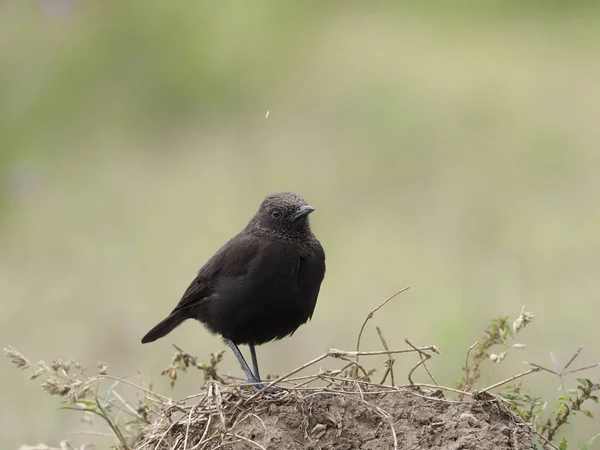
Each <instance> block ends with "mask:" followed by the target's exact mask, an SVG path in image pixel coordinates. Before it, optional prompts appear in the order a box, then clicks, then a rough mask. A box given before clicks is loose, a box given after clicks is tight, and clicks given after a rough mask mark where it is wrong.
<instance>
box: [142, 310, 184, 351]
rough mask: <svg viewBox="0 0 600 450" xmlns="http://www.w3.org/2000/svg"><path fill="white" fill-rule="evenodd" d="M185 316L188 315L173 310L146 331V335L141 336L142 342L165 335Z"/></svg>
mask: <svg viewBox="0 0 600 450" xmlns="http://www.w3.org/2000/svg"><path fill="white" fill-rule="evenodd" d="M187 318H188V317H186V316H185V315H183V314H182V312H181V311H173V312H172V313H171V314H170V315H169V317H167V318H166V319H165V320H163V321H162V322H160V323H159V324H158V325H156V326H155V327H154V328H152V329H151V330H150V331H148V333H146V336H144V337H143V338H142V344H147V343H148V342H153V341H155V340H157V339H159V338H161V337H163V336H166V335H167V334H169V333H170V332H171V331H173V330H174V329H175V327H177V326H178V325H179V324H180V323H181V322H183V321H184V320H186V319H187Z"/></svg>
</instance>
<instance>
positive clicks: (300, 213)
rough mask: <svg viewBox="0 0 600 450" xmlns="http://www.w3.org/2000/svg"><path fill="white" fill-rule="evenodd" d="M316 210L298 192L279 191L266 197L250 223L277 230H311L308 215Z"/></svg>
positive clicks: (287, 231) (295, 231)
mask: <svg viewBox="0 0 600 450" xmlns="http://www.w3.org/2000/svg"><path fill="white" fill-rule="evenodd" d="M314 210H315V209H314V208H313V207H312V206H310V205H309V204H308V203H306V200H304V198H302V197H301V196H299V195H298V194H294V193H293V192H279V193H276V194H271V195H267V197H265V199H264V200H263V202H262V204H261V205H260V208H259V209H258V212H257V213H256V215H255V216H254V217H253V218H252V220H251V221H250V224H252V225H254V226H255V227H258V228H262V229H267V230H272V231H275V232H284V233H291V234H294V233H303V232H309V231H310V227H309V224H308V215H309V214H310V213H311V212H313V211H314Z"/></svg>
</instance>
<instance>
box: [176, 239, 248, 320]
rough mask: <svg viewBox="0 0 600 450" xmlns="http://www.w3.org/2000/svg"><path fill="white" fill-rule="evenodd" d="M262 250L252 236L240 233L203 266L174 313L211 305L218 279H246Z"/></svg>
mask: <svg viewBox="0 0 600 450" xmlns="http://www.w3.org/2000/svg"><path fill="white" fill-rule="evenodd" d="M259 249H260V242H259V241H258V240H257V239H256V238H255V237H254V236H252V235H249V234H245V233H240V234H238V235H237V236H235V237H233V238H232V239H231V240H230V241H229V242H227V243H226V244H225V245H223V247H221V248H220V249H219V250H218V251H217V253H215V254H214V255H213V256H212V258H210V259H209V260H208V261H207V262H206V264H204V266H202V268H201V269H200V271H199V272H198V275H197V276H196V278H195V279H194V281H192V283H191V284H190V285H189V286H188V288H187V289H186V291H185V292H184V294H183V296H182V297H181V300H180V301H179V303H178V304H177V306H176V307H175V309H174V310H173V312H176V311H180V312H183V311H185V310H189V309H193V308H195V307H197V306H200V305H202V304H203V303H207V302H209V301H210V299H211V297H210V296H211V293H212V290H213V286H214V284H215V283H216V282H217V280H218V279H220V278H222V277H226V278H238V277H243V276H245V275H246V274H247V273H248V271H249V269H250V266H251V264H252V262H253V261H254V260H255V259H256V257H257V256H258V254H259Z"/></svg>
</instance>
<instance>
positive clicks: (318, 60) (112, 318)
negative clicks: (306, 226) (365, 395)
mask: <svg viewBox="0 0 600 450" xmlns="http://www.w3.org/2000/svg"><path fill="white" fill-rule="evenodd" d="M411 3H413V4H411ZM411 3H404V2H396V1H389V2H344V3H341V2H308V1H307V2H286V1H281V2H279V1H253V2H241V1H221V2H147V1H144V2H142V1H141V0H134V1H128V2H118V1H102V2H100V1H75V0H72V1H69V0H44V1H33V0H31V1H12V2H10V1H9V2H1V3H0V97H1V100H0V177H1V178H0V181H1V184H0V298H1V301H0V343H1V344H2V346H6V345H13V346H15V347H16V348H17V349H18V350H20V351H21V352H23V353H24V354H25V355H26V356H28V357H29V358H31V359H32V360H34V361H35V360H37V359H45V360H52V359H55V358H65V359H67V358H69V357H74V358H76V359H78V360H80V361H81V362H83V363H85V364H86V365H88V366H89V367H90V368H92V369H93V368H94V367H95V364H96V361H97V360H103V361H105V362H107V363H108V365H109V371H110V372H111V373H113V374H115V375H119V376H122V377H129V379H133V380H134V381H136V382H137V381H138V378H137V377H138V375H137V374H138V372H139V373H141V374H142V375H143V377H144V380H145V382H153V384H154V389H155V390H156V391H158V392H161V393H164V394H167V395H173V396H174V397H182V396H185V395H189V394H191V393H194V392H197V391H198V389H199V388H200V387H201V383H202V380H201V378H200V376H199V375H197V374H195V373H191V374H188V375H187V376H184V377H183V378H182V379H181V380H180V383H179V384H178V385H177V386H176V388H175V390H173V391H171V390H170V388H169V386H168V380H166V379H165V377H161V376H160V375H159V372H160V370H161V369H162V368H164V367H165V366H166V365H168V363H169V362H170V358H171V356H172V354H173V348H172V347H171V345H172V344H173V343H177V344H179V345H180V346H182V347H183V348H184V349H185V350H187V351H189V352H191V353H193V354H196V355H199V356H201V357H206V358H207V356H208V354H209V353H210V352H211V351H217V350H221V349H223V348H224V346H223V344H222V343H221V341H220V340H219V338H218V337H212V336H210V335H209V333H207V332H206V331H205V330H203V328H202V327H201V326H199V325H197V324H194V323H191V322H188V323H186V324H185V325H183V326H181V327H180V328H178V329H177V330H176V331H175V332H173V333H172V334H171V335H169V336H168V337H167V338H165V339H162V340H160V341H158V342H156V343H154V344H152V345H145V346H142V345H141V344H140V338H141V336H142V335H143V334H144V333H145V332H146V331H147V330H148V329H149V328H150V327H151V326H153V325H154V324H155V323H156V322H157V321H158V320H160V319H162V318H163V317H164V316H165V315H166V314H167V313H168V312H169V311H170V310H171V308H172V307H173V306H174V305H175V303H176V302H177V301H178V299H179V297H180V295H181V293H182V292H183V290H184V289H185V288H186V287H187V284H188V283H189V281H190V280H191V279H192V278H193V276H194V275H195V272H196V271H197V269H198V268H199V267H200V266H201V265H202V264H203V262H204V261H205V260H206V259H207V258H208V257H210V256H211V255H212V253H213V252H214V251H216V250H217V249H218V248H219V247H220V246H221V245H222V244H223V243H224V242H225V241H226V240H227V239H228V238H229V237H231V236H232V235H233V234H235V233H237V232H238V231H239V230H240V229H241V228H242V227H243V226H244V225H245V223H246V221H247V220H248V219H249V218H250V216H251V215H252V214H253V213H254V212H255V210H256V208H257V207H258V204H259V203H260V201H261V200H262V198H263V196H264V195H266V194H268V193H271V192H274V191H281V190H292V191H296V192H298V193H300V194H302V195H303V196H304V197H305V198H306V199H307V200H308V201H309V202H310V203H311V204H313V206H315V207H316V209H317V211H316V212H315V213H314V214H313V215H312V216H311V217H312V225H313V229H314V231H315V233H316V234H317V235H318V237H319V238H320V239H321V241H322V243H323V245H324V247H325V249H326V251H327V257H328V272H327V276H326V280H325V282H324V285H323V288H322V291H321V295H320V298H319V303H318V306H317V309H316V312H315V316H314V318H313V320H312V322H310V323H309V324H308V325H306V326H304V327H302V328H301V329H299V330H298V331H297V332H296V334H295V335H294V336H293V337H291V338H289V339H286V340H284V341H281V342H276V343H272V344H268V345H265V346H263V347H261V348H260V349H259V358H260V360H261V366H262V368H263V372H265V373H267V372H269V373H284V372H286V371H288V370H289V369H291V368H293V367H296V366H298V365H300V364H302V363H303V362H305V361H306V360H308V359H310V358H312V357H315V356H318V355H319V354H321V353H323V352H324V351H326V350H327V349H329V348H332V347H337V348H344V349H349V350H350V349H352V348H353V347H354V345H355V340H356V335H357V332H358V330H359V328H360V324H361V323H362V321H363V319H364V317H365V315H366V314H367V313H368V311H369V310H371V309H372V308H373V307H375V306H376V305H377V304H379V303H380V302H381V301H383V300H384V299H385V298H386V297H387V296H389V295H390V294H392V293H393V292H395V291H397V290H398V289H400V288H402V287H404V286H411V289H410V290H409V291H408V292H406V293H404V294H402V295H401V296H400V297H399V298H398V299H396V300H395V301H394V302H392V303H390V304H389V305H388V306H386V308H385V309H384V310H382V311H380V313H378V314H377V315H376V316H375V318H374V319H373V320H372V321H371V322H370V325H369V326H368V328H367V331H366V334H365V337H364V340H363V348H367V349H380V348H381V345H380V344H379V340H378V338H377V335H376V333H375V330H374V325H376V324H377V325H379V326H380V327H381V328H382V329H383V332H384V333H385V335H386V338H387V340H388V343H389V344H390V346H392V347H404V344H403V338H404V337H408V338H410V339H411V340H412V341H413V342H414V343H416V344H419V345H426V344H437V345H438V346H439V347H440V348H441V349H442V352H443V355H441V356H438V357H436V358H435V360H434V362H433V363H432V370H433V371H434V373H435V374H436V375H437V378H438V381H440V382H442V383H444V384H452V383H453V382H454V381H457V380H458V379H460V377H461V365H462V364H463V361H464V355H465V352H466V349H467V348H468V347H469V346H470V345H471V344H472V343H473V342H474V341H475V340H477V339H479V337H480V336H481V333H482V330H483V328H484V327H485V326H486V324H487V323H488V321H489V319H491V318H492V317H495V316H505V315H507V316H511V317H512V318H514V317H516V316H517V315H518V313H519V311H520V308H521V306H522V305H523V304H527V305H528V309H529V310H531V311H532V312H533V313H534V314H536V318H535V321H534V323H533V324H532V325H531V326H530V328H527V329H526V330H525V331H524V332H523V333H522V334H520V335H519V339H518V341H519V342H523V343H525V344H527V345H528V347H527V348H526V349H525V350H521V351H516V350H513V351H511V352H509V355H508V357H507V359H506V361H505V363H503V364H502V365H501V366H500V367H499V368H498V369H496V370H495V371H494V372H493V374H492V375H491V378H490V381H491V382H492V381H498V380H501V379H502V378H503V377H505V376H508V375H510V374H513V373H517V372H520V371H523V370H525V369H526V367H527V366H525V365H524V364H523V361H526V360H528V361H535V362H537V363H539V364H543V365H547V366H549V367H552V362H551V359H550V356H549V352H553V353H554V354H555V355H556V357H557V358H558V359H559V360H560V361H563V362H564V361H566V360H567V359H568V358H569V357H570V356H571V355H572V354H573V352H574V351H575V350H576V349H577V348H578V347H579V346H580V345H581V344H585V345H586V348H585V350H584V351H583V353H582V355H581V356H580V360H579V361H578V363H580V364H582V365H583V364H589V363H593V362H596V361H597V360H598V359H599V354H600V339H599V337H600V334H599V332H598V312H599V310H598V301H599V298H598V292H600V273H599V268H600V231H599V230H600V175H599V168H600V121H599V118H600V20H599V19H600V15H599V13H600V10H599V8H598V7H597V6H596V5H597V2H558V1H556V2H553V1H544V2H536V1H532V2H522V1H516V0H515V1H510V0H507V1H504V2H494V1H492V2H479V4H477V5H474V4H473V3H472V2H466V1H464V2H462V1H454V2H446V1H442V0H438V1H430V2H411ZM595 4H596V5H595ZM267 111H269V112H270V113H269V116H268V118H266V114H267ZM415 358H416V357H415V356H414V355H410V356H405V357H402V358H398V361H397V369H396V373H397V374H402V373H406V371H407V370H408V368H409V367H411V365H412V364H414V362H415V360H416V359H415ZM381 362H382V359H379V360H378V359H374V360H372V364H371V365H373V366H375V365H377V366H379V367H381ZM323 365H324V367H330V366H335V363H334V362H326V363H323ZM222 370H223V371H225V372H228V373H231V374H237V375H241V371H240V369H239V367H238V366H237V364H236V362H235V359H234V357H233V356H232V355H231V354H230V353H226V355H225V360H224V363H223V365H222ZM0 373H1V378H2V383H1V384H0V401H1V402H2V407H1V408H0V427H1V429H2V430H1V435H0V447H1V448H3V449H4V448H6V449H8V448H16V447H17V446H18V445H20V444H24V443H29V444H34V443H37V442H39V441H45V442H46V443H48V444H56V443H57V442H58V441H59V440H60V439H62V438H63V437H65V436H66V437H68V438H69V439H70V440H71V441H73V442H75V443H78V442H86V441H89V440H90V437H88V436H83V437H82V436H77V435H69V434H68V433H69V432H72V431H77V430H80V429H82V427H83V428H85V426H83V425H81V424H80V423H78V418H77V415H76V414H73V413H69V412H63V411H56V408H57V407H58V406H59V403H58V399H57V398H51V397H49V396H47V395H44V394H42V393H41V392H40V389H39V383H38V381H32V382H30V381H27V380H26V378H25V377H24V376H23V374H22V373H19V371H17V370H15V369H14V368H13V367H11V366H10V364H9V363H8V361H4V362H3V363H2V364H0ZM599 375H600V371H599V369H594V370H592V371H590V372H589V373H588V374H587V376H588V377H590V378H593V379H594V378H595V380H596V381H598V378H600V377H599ZM397 376H400V375H397ZM485 376H487V372H485ZM402 379H403V380H404V377H402ZM422 379H423V380H425V378H422ZM571 381H572V380H571ZM530 384H531V385H532V387H534V389H535V393H536V394H538V395H544V396H547V397H548V398H550V399H553V398H555V397H557V396H558V394H559V392H558V390H557V388H558V381H557V379H555V378H553V377H552V376H551V375H549V374H545V373H541V374H536V375H535V379H533V378H530ZM595 411H596V412H599V411H598V409H596V410H595ZM599 429H600V426H599V422H598V420H589V419H581V420H578V421H576V428H575V431H576V433H577V434H578V435H579V436H580V438H581V439H583V438H585V437H589V436H590V435H591V434H592V433H593V432H597V431H598V430H599ZM596 448H600V447H598V446H596Z"/></svg>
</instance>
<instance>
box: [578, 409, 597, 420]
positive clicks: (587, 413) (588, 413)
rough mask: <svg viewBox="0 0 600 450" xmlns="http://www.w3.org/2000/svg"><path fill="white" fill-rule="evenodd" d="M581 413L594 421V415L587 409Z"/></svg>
mask: <svg viewBox="0 0 600 450" xmlns="http://www.w3.org/2000/svg"><path fill="white" fill-rule="evenodd" d="M581 412H582V413H583V414H585V415H586V416H588V417H589V418H590V419H593V418H594V414H593V413H592V412H591V411H588V410H586V409H582V410H581Z"/></svg>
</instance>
